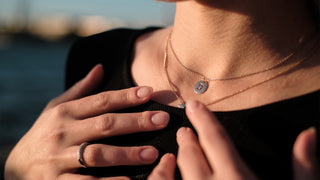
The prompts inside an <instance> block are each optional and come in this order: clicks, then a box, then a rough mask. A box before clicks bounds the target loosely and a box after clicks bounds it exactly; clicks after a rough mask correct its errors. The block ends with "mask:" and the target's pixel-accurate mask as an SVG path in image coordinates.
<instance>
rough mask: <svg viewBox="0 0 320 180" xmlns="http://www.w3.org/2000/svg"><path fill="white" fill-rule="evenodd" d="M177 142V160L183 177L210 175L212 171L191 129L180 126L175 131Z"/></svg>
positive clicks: (197, 177)
mask: <svg viewBox="0 0 320 180" xmlns="http://www.w3.org/2000/svg"><path fill="white" fill-rule="evenodd" d="M177 142H178V145H179V149H178V157H177V159H178V160H177V162H178V166H179V169H180V172H181V175H182V177H183V179H191V180H192V179H205V178H206V177H207V176H210V175H211V173H212V172H211V170H210V168H209V166H208V163H207V161H206V158H205V156H204V154H203V152H202V149H201V147H200V145H199V143H198V140H197V138H196V136H195V134H194V133H193V132H192V130H191V129H190V128H184V127H183V128H180V129H179V130H178V132H177Z"/></svg>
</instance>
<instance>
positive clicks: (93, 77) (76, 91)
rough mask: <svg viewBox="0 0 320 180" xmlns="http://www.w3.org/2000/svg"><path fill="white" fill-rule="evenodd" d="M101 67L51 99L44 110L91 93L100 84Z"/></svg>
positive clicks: (99, 65)
mask: <svg viewBox="0 0 320 180" xmlns="http://www.w3.org/2000/svg"><path fill="white" fill-rule="evenodd" d="M103 74H104V72H103V67H102V65H101V64H98V65H96V66H95V67H94V68H93V69H92V70H91V71H90V72H89V73H88V74H87V76H86V77H84V78H83V79H82V80H80V81H79V82H77V83H76V84H75V85H74V86H72V87H71V88H70V89H69V90H67V91H66V92H65V93H63V94H62V95H60V96H58V97H56V98H55V99H53V100H52V101H51V102H50V103H49V104H48V105H47V107H46V108H52V107H55V106H57V105H58V104H61V103H63V102H67V101H71V100H74V99H78V98H81V97H84V96H86V95H88V94H89V93H91V92H93V91H94V90H95V89H96V88H97V87H98V86H99V85H100V83H101V82H102V79H103Z"/></svg>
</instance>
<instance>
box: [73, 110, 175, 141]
mask: <svg viewBox="0 0 320 180" xmlns="http://www.w3.org/2000/svg"><path fill="white" fill-rule="evenodd" d="M169 119H170V116H169V114H168V113H166V112H161V111H146V112H141V113H123V114H122V113H119V114H115V113H108V114H104V115H100V116H98V117H94V118H90V119H86V120H82V121H74V122H73V123H72V124H71V125H70V127H72V128H71V129H70V130H69V132H68V134H69V135H70V136H73V137H70V138H69V139H70V140H72V142H69V143H72V144H80V143H81V142H86V141H92V140H96V139H101V138H107V137H112V136H116V135H124V134H131V133H135V132H145V131H153V130H159V129H162V128H164V127H166V126H167V125H168V122H169ZM84 132H85V133H84ZM75 135H76V136H75Z"/></svg>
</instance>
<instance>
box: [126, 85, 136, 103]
mask: <svg viewBox="0 0 320 180" xmlns="http://www.w3.org/2000/svg"><path fill="white" fill-rule="evenodd" d="M136 94H137V93H136V88H130V89H129V90H126V91H125V95H124V98H125V99H124V100H125V101H126V102H128V103H129V104H131V105H134V104H136V103H137V102H138V98H137V95H136Z"/></svg>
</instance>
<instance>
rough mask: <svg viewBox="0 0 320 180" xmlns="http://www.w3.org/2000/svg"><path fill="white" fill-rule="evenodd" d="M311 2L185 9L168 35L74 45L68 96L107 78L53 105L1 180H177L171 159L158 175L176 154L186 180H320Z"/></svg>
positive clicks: (108, 36)
mask: <svg viewBox="0 0 320 180" xmlns="http://www.w3.org/2000/svg"><path fill="white" fill-rule="evenodd" d="M312 3H313V1H309V0H295V1H285V0H281V1H279V0H261V1H254V0H248V1H240V0H233V1H228V0H181V1H177V6H176V7H177V8H176V15H175V22H174V25H173V26H172V27H168V28H162V29H160V28H146V29H143V30H132V29H118V30H113V31H109V32H105V33H102V34H98V35H95V36H92V37H88V38H85V39H83V40H80V41H78V42H77V43H75V45H74V46H73V48H72V50H71V52H70V55H69V60H68V65H67V81H66V86H67V88H69V87H71V86H72V85H73V84H75V83H76V82H77V81H79V80H80V79H82V78H83V77H85V74H87V73H88V72H89V71H90V69H91V68H92V67H94V66H95V65H96V64H101V65H102V66H103V69H102V66H101V65H98V66H95V67H94V68H93V70H92V71H91V72H90V73H89V75H87V76H86V77H85V78H83V79H82V80H81V81H80V83H77V84H76V85H75V86H73V87H72V88H70V89H69V90H68V91H67V92H66V93H65V94H63V95H62V96H60V97H58V98H57V99H55V100H53V101H52V102H51V103H49V105H48V107H47V108H46V109H45V111H44V112H43V114H42V115H41V116H40V117H39V119H38V120H37V122H36V123H35V125H34V127H33V128H32V129H31V130H30V131H29V132H28V133H27V134H26V136H24V137H23V139H22V140H21V141H20V142H19V143H18V145H17V146H16V147H15V149H14V150H13V152H12V153H11V155H10V156H9V158H8V161H7V164H6V177H7V179H10V178H11V177H13V178H12V179H14V177H16V178H17V179H19V178H21V179H23V178H28V177H29V178H32V177H37V178H41V179H43V178H44V177H50V178H58V179H59V178H60V179H72V178H74V179H75V178H80V177H81V178H84V179H95V177H93V176H96V177H99V176H100V177H113V176H121V177H119V178H123V179H124V178H125V177H122V176H129V177H131V178H133V179H145V178H147V176H148V175H149V174H150V173H151V172H152V171H153V173H151V175H150V179H173V178H174V177H175V178H176V179H179V178H180V177H181V176H180V173H179V171H178V169H177V170H176V171H175V173H174V167H175V158H174V157H173V156H172V154H166V155H165V156H164V157H163V159H162V160H161V161H160V163H159V165H158V166H156V164H157V163H158V162H157V161H156V159H158V156H159V157H161V156H162V155H163V154H165V153H173V154H175V155H177V152H178V157H177V158H178V166H179V168H180V170H181V175H182V177H183V178H184V179H203V178H213V179H255V178H259V179H292V178H295V179H307V178H308V179H317V178H318V177H319V174H317V173H318V170H319V169H318V160H317V159H316V137H315V134H316V133H315V129H317V130H318V129H319V117H320V113H319V111H320V103H319V102H320V83H319V81H320V80H319V77H320V65H319V59H320V58H319V56H320V54H319V53H320V52H319V42H318V40H319V37H318V36H319V31H318V21H317V19H316V17H317V16H316V15H315V14H313V13H311V10H310V8H315V4H312ZM310 4H311V5H310ZM103 73H104V74H103ZM102 76H103V78H102ZM102 79H103V80H102ZM99 84H100V86H99V87H98V85H99ZM135 86H137V87H135ZM96 87H98V90H95V88H96ZM132 87H133V88H132ZM148 87H152V89H153V93H152V89H150V88H148ZM127 88H130V89H127ZM121 89H125V90H121ZM100 91H103V92H102V93H99V94H95V93H96V92H100ZM88 94H94V95H91V96H87V97H84V96H86V95H88ZM81 97H84V98H81ZM191 99H195V100H197V101H192V100H191ZM149 100H151V101H149ZM186 101H187V103H185V102H186ZM198 101H200V102H201V103H199V102H198ZM185 104H186V105H187V107H186V111H187V113H186V114H185V111H184V109H179V108H178V107H181V108H183V107H184V106H185ZM133 106H134V107H133ZM210 111H213V112H214V114H215V116H216V117H217V119H218V120H219V122H220V123H221V124H222V126H223V128H222V126H220V125H219V123H218V121H217V120H216V118H215V117H214V116H213V115H212V113H211V112H210ZM140 112H143V113H140ZM168 113H169V115H170V122H169V116H168ZM189 120H190V122H191V123H192V125H191V123H190V122H189ZM72 127H73V128H72ZM181 127H188V128H182V129H180V128H181ZM193 127H194V129H195V130H196V131H197V133H198V135H199V143H198V140H197V138H196V136H195V135H194V134H193V132H192V131H191V130H190V128H193ZM309 127H313V128H311V129H308V128H309ZM178 129H180V130H179V131H178ZM224 129H225V130H226V132H225V131H224ZM305 129H308V130H305ZM155 130H157V131H155ZM303 130H305V131H303ZM150 131H152V132H150ZM177 131H178V134H177V141H178V144H179V150H178V145H177V144H176V141H175V138H176V132H177ZM302 131H303V132H302ZM134 132H139V133H134ZM301 132H302V133H301ZM132 133H134V134H132ZM124 134H129V135H124ZM226 134H228V135H226ZM299 134H300V135H299ZM119 135H121V136H119ZM298 135H299V137H298ZM228 136H230V139H231V140H229V138H228ZM297 137H298V138H297ZM296 138H297V140H296ZM231 141H232V143H231ZM86 142H90V143H86ZM150 145H151V146H150ZM77 153H78V154H77ZM292 155H293V160H292V158H291V157H292ZM77 160H79V162H77ZM17 162H18V163H19V164H18V163H17ZM151 163H153V164H152V165H147V164H151ZM119 165H121V166H119ZM127 165H129V166H127ZM132 165H135V166H132ZM81 166H84V167H86V168H81V169H79V167H81ZM154 167H156V168H155V169H154ZM153 169H154V170H153ZM174 174H175V175H174ZM92 175H93V176H92ZM101 179H105V178H101ZM112 179H113V178H112ZM114 179H116V178H114Z"/></svg>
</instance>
